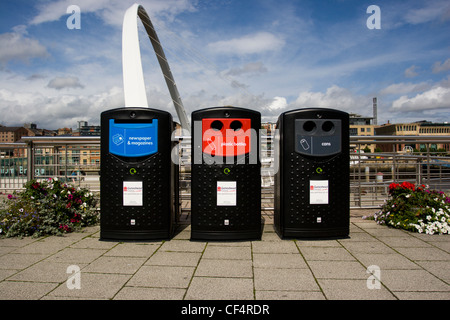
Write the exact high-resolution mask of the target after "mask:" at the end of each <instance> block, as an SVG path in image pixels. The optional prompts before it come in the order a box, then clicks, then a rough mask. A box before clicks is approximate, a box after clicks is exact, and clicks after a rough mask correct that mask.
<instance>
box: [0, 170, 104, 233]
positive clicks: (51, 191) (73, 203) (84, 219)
mask: <svg viewBox="0 0 450 320" xmlns="http://www.w3.org/2000/svg"><path fill="white" fill-rule="evenodd" d="M24 188H25V190H24V191H21V192H19V193H14V194H10V195H8V199H6V200H5V201H4V203H3V208H1V209H0V235H3V236H6V237H14V236H43V235H61V234H63V233H67V232H72V231H75V230H79V229H80V228H82V227H85V226H90V225H94V224H96V223H98V221H99V216H98V213H97V210H96V204H97V200H96V198H95V197H94V196H93V194H92V193H91V192H89V190H88V189H85V188H79V187H78V188H76V187H73V186H70V185H67V184H65V183H61V182H60V181H58V179H57V178H54V179H49V180H45V181H37V180H31V181H29V182H27V183H26V184H25V185H24Z"/></svg>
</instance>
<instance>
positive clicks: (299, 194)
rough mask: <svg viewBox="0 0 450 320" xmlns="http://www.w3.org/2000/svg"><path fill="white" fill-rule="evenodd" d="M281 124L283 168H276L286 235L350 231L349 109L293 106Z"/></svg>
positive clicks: (280, 221) (277, 217) (280, 228)
mask: <svg viewBox="0 0 450 320" xmlns="http://www.w3.org/2000/svg"><path fill="white" fill-rule="evenodd" d="M310 123H311V125H309V124H310ZM330 128H331V129H330ZM277 129H278V130H279V136H277V139H278V141H279V143H280V153H279V159H280V168H279V170H278V172H277V173H276V174H275V212H274V226H275V230H276V231H277V232H278V234H279V235H280V236H281V237H294V238H321V237H345V236H347V235H348V233H349V223H350V199H349V193H350V190H349V189H350V168H349V161H350V159H349V130H348V114H347V113H344V112H341V111H337V110H332V109H312V108H311V109H299V110H293V111H289V112H286V113H283V114H281V115H280V117H279V118H278V122H277ZM303 131H305V132H303ZM305 140H306V142H308V143H307V144H306V143H305ZM302 143H303V144H302Z"/></svg>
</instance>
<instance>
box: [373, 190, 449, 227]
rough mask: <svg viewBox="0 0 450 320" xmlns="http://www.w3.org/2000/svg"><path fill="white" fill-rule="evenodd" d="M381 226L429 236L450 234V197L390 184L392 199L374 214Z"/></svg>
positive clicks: (438, 192) (440, 192)
mask: <svg viewBox="0 0 450 320" xmlns="http://www.w3.org/2000/svg"><path fill="white" fill-rule="evenodd" d="M374 219H375V221H376V222H377V223H378V224H385V225H388V226H391V227H394V228H401V229H405V230H410V231H415V232H419V233H422V232H425V233H426V234H436V233H438V234H449V233H450V198H449V197H448V196H447V195H446V194H445V193H444V192H442V191H436V190H430V189H428V188H427V187H426V186H425V185H419V186H416V185H414V184H412V183H409V182H403V183H402V184H397V183H392V184H390V185H389V199H388V200H387V201H386V202H385V204H384V205H383V206H382V207H381V210H380V211H379V212H377V213H375V215H374Z"/></svg>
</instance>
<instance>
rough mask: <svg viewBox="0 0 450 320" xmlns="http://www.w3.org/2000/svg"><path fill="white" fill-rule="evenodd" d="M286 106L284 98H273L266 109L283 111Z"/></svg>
mask: <svg viewBox="0 0 450 320" xmlns="http://www.w3.org/2000/svg"><path fill="white" fill-rule="evenodd" d="M287 106H288V103H287V100H286V98H284V97H274V98H273V101H272V102H271V103H270V105H269V106H268V107H267V108H268V109H269V110H274V111H278V110H284V109H286V107H287Z"/></svg>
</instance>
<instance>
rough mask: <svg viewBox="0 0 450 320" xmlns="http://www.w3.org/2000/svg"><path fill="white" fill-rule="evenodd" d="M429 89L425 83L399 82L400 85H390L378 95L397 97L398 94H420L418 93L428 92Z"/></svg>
mask: <svg viewBox="0 0 450 320" xmlns="http://www.w3.org/2000/svg"><path fill="white" fill-rule="evenodd" d="M430 87H431V86H430V85H429V84H428V83H426V82H421V83H411V82H408V83H404V82H401V83H394V84H391V85H390V86H388V87H386V88H384V89H382V90H381V91H380V94H381V95H388V94H394V95H399V94H405V93H411V92H420V91H424V90H428V89H429V88H430Z"/></svg>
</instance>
